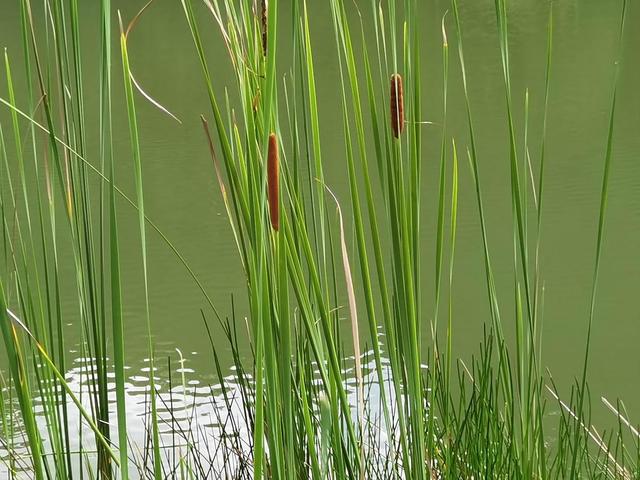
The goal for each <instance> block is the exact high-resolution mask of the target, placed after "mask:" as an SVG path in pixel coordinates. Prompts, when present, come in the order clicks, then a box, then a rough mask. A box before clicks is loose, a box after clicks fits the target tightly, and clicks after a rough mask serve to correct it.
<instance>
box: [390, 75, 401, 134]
mask: <svg viewBox="0 0 640 480" xmlns="http://www.w3.org/2000/svg"><path fill="white" fill-rule="evenodd" d="M391 129H392V130H393V136H394V137H396V138H400V134H402V130H403V129H404V98H403V94H402V77H401V76H400V74H399V73H394V74H393V75H391Z"/></svg>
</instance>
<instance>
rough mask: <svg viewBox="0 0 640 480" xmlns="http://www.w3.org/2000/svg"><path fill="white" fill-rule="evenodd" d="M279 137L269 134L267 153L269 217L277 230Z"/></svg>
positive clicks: (278, 222) (278, 218)
mask: <svg viewBox="0 0 640 480" xmlns="http://www.w3.org/2000/svg"><path fill="white" fill-rule="evenodd" d="M278 163H279V162H278V137H277V136H276V134H275V133H271V135H269V151H268V154H267V200H268V201H269V217H270V218H271V227H272V228H273V229H274V230H275V231H276V232H277V231H278V229H279V228H280V204H279V196H280V178H279V170H278Z"/></svg>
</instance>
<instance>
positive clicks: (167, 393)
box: [0, 351, 395, 479]
mask: <svg viewBox="0 0 640 480" xmlns="http://www.w3.org/2000/svg"><path fill="white" fill-rule="evenodd" d="M196 355H197V352H191V353H190V354H189V355H184V356H183V354H182V353H181V352H180V351H177V352H173V355H172V357H170V359H168V360H167V361H166V362H160V361H158V360H156V366H154V381H155V385H156V391H157V397H156V405H157V415H158V427H159V434H160V444H161V456H162V461H163V470H164V475H165V477H168V478H171V476H172V474H173V473H176V470H175V469H179V468H181V463H182V467H183V468H190V469H192V470H193V471H194V472H195V473H196V476H197V477H198V478H248V477H250V476H251V473H252V467H251V462H252V457H251V452H252V451H253V448H252V444H253V439H252V422H253V418H254V417H253V413H254V412H253V405H254V398H253V394H252V392H253V388H254V386H255V384H254V381H253V377H252V376H251V375H250V374H249V373H246V372H241V373H239V372H238V371H237V369H236V368H235V367H231V368H229V369H228V370H226V375H225V376H223V378H222V379H221V380H220V379H216V380H218V381H217V382H213V381H211V382H206V381H203V380H202V379H203V377H206V375H203V374H202V373H201V372H196V371H195V370H194V369H192V368H189V367H188V366H187V365H189V363H190V360H192V358H193V356H196ZM165 358H166V357H165ZM372 359H373V351H368V352H365V353H364V354H363V355H362V358H361V360H362V367H363V383H364V385H365V389H364V395H365V402H364V404H365V417H364V418H365V419H366V422H365V424H366V425H365V428H364V431H365V433H364V444H365V446H366V447H365V448H367V449H369V450H370V451H376V455H378V456H379V457H380V458H381V459H382V458H385V454H384V453H385V452H386V451H388V437H387V434H386V430H385V429H384V428H381V427H382V426H383V425H384V419H383V415H382V412H383V410H382V404H381V398H382V396H381V391H380V389H381V388H385V393H386V396H387V400H388V401H389V402H390V403H391V405H392V406H393V405H394V404H395V400H394V391H393V389H392V388H391V387H390V384H389V382H390V380H391V371H390V366H389V361H388V360H387V359H386V358H382V371H383V378H384V387H381V385H380V382H379V381H378V375H377V373H376V371H375V363H374V361H373V360H372ZM353 362H354V357H347V358H345V359H344V361H343V365H347V367H345V368H344V369H343V371H342V376H343V378H345V379H346V380H345V387H346V392H347V398H348V402H349V405H350V408H351V415H352V417H353V419H354V420H357V418H358V385H357V381H356V379H355V376H354V375H355V372H354V370H353V367H351V366H350V365H353ZM111 368H113V366H111ZM125 368H126V376H127V380H126V383H125V399H126V400H125V403H126V418H127V432H128V441H129V456H130V471H131V473H132V478H146V477H147V476H148V475H152V474H153V471H152V468H153V465H152V452H151V451H150V445H151V438H152V432H151V423H150V419H151V403H150V395H149V394H150V391H151V387H150V374H151V367H150V365H149V359H148V358H147V359H143V361H142V362H140V364H139V365H137V366H135V367H133V366H128V367H125ZM313 368H314V378H313V379H312V380H311V383H312V385H313V386H314V387H320V386H321V379H320V376H319V374H318V371H317V364H315V363H314V365H313ZM95 370H96V365H95V361H94V359H92V358H88V357H78V358H76V359H74V360H73V362H72V367H71V368H70V369H69V370H68V371H67V372H66V374H65V378H66V381H67V382H68V384H69V387H70V388H71V391H72V392H73V393H74V394H75V395H76V396H77V398H78V399H80V401H81V403H82V405H83V407H84V408H85V409H86V410H87V411H88V412H91V411H92V401H91V391H92V388H93V383H92V374H93V373H94V372H95ZM107 378H108V383H107V387H108V400H109V405H110V418H111V420H110V431H111V441H112V442H113V444H114V446H115V447H116V448H117V445H118V440H117V428H118V421H117V414H116V385H115V374H114V373H113V371H110V372H108V373H107ZM53 388H60V387H59V386H53ZM3 392H7V389H5V390H4V391H3ZM313 397H314V398H316V400H317V396H315V394H313ZM33 405H34V410H35V412H36V414H37V422H38V428H39V430H40V432H41V434H42V435H43V436H44V438H45V442H44V447H45V455H46V456H47V457H48V458H49V460H50V465H51V468H52V469H53V460H52V455H53V454H52V446H51V441H50V438H47V432H48V430H47V421H46V418H45V412H44V409H45V405H44V404H43V399H42V398H35V399H34V402H33ZM5 407H11V408H6V409H5V415H6V418H5V421H6V422H11V425H12V429H13V432H14V434H13V439H12V446H11V449H8V448H7V444H6V443H5V442H3V443H2V445H0V460H1V462H2V463H1V464H0V479H5V478H6V479H9V478H11V477H10V475H9V467H8V466H9V464H12V465H13V468H14V469H15V470H16V471H17V472H16V476H15V477H13V478H18V479H28V478H31V476H32V474H31V473H30V471H29V465H30V460H29V450H28V448H27V443H26V436H25V431H24V426H23V425H22V423H21V421H20V415H19V406H18V404H17V401H15V399H14V401H13V402H12V405H9V404H6V405H5ZM311 408H312V409H313V411H314V412H315V413H316V414H317V415H318V416H319V415H320V413H319V406H318V404H317V402H316V403H314V404H313V405H312V406H311ZM392 410H393V407H392ZM59 411H60V412H62V409H60V410H59ZM67 415H68V420H67V424H68V426H69V432H70V447H71V451H72V452H73V453H72V464H73V469H74V471H73V474H74V476H76V475H78V476H79V475H80V471H81V469H84V471H85V474H86V473H87V472H88V470H86V469H87V468H88V467H87V465H88V463H90V462H88V460H92V459H93V460H95V456H96V453H95V452H96V445H95V438H94V435H93V432H92V430H91V428H90V426H89V425H88V423H87V422H86V420H84V419H83V418H81V416H80V413H79V410H78V408H77V406H76V405H75V404H74V403H73V401H72V400H71V399H70V398H69V399H68V401H67ZM2 438H4V437H2ZM80 452H82V455H80ZM91 463H92V464H93V465H95V462H91ZM380 468H386V467H385V466H383V465H381V466H380Z"/></svg>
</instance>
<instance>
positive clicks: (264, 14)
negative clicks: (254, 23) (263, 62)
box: [260, 0, 268, 56]
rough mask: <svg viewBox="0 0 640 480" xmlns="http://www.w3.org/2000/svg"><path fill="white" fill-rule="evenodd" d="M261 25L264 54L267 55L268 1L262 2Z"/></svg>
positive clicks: (261, 0)
mask: <svg viewBox="0 0 640 480" xmlns="http://www.w3.org/2000/svg"><path fill="white" fill-rule="evenodd" d="M260 25H261V26H262V53H263V55H264V56H266V55H267V40H268V38H267V28H268V22H267V0H260Z"/></svg>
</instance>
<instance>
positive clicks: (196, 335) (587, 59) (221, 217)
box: [0, 0, 640, 424]
mask: <svg viewBox="0 0 640 480" xmlns="http://www.w3.org/2000/svg"><path fill="white" fill-rule="evenodd" d="M36 3H38V4H40V3H42V2H36ZM113 3H114V29H115V28H117V21H116V16H115V8H119V9H121V11H122V15H123V17H124V18H131V17H132V16H133V15H134V14H135V12H137V10H138V9H139V8H140V7H141V6H142V4H143V3H144V2H142V1H141V0H140V1H139V0H135V1H133V0H126V1H125V0H119V1H114V2H113ZM281 3H282V4H283V5H284V6H283V7H281V11H282V17H283V18H281V23H282V24H283V33H282V34H281V35H280V36H279V38H280V39H281V40H282V45H281V46H280V47H279V48H280V52H279V62H280V73H281V74H285V73H287V72H288V69H289V67H290V66H289V63H288V62H289V59H290V45H289V43H290V42H289V36H288V35H287V33H288V28H289V27H288V24H287V23H288V21H289V17H288V15H287V11H288V7H287V6H286V5H287V3H288V2H281ZM309 3H310V5H309V6H310V13H311V19H312V25H311V28H312V35H315V37H314V38H313V40H314V45H313V48H314V53H315V62H316V71H317V73H316V74H317V79H318V97H319V104H320V123H321V140H322V143H323V149H324V150H323V157H324V162H325V164H324V168H325V172H326V181H327V184H328V185H329V186H330V187H331V188H332V189H333V190H334V191H335V193H336V195H337V196H338V198H339V199H341V200H342V201H343V203H345V204H346V203H348V198H349V197H348V183H347V166H346V160H345V158H344V144H343V140H342V128H341V125H342V124H341V111H340V108H341V107H340V104H339V98H340V92H339V87H338V84H337V81H338V74H339V73H338V65H337V61H336V54H335V45H334V40H333V31H332V25H331V18H330V11H329V7H328V2H324V1H321V0H313V1H311V2H309ZM348 3H349V2H348ZM364 3H365V4H366V5H365V6H366V7H367V8H368V2H364ZM423 3H424V7H423V16H422V18H421V26H422V40H423V43H422V50H421V56H422V66H423V69H424V72H423V82H424V85H423V94H424V105H423V116H424V118H423V119H422V120H428V121H432V122H434V124H433V125H425V127H424V134H425V136H424V152H423V162H424V179H423V185H424V189H423V202H424V203H423V223H422V241H423V246H424V249H423V251H424V255H423V272H424V282H423V283H424V297H423V306H424V308H423V310H424V312H425V318H424V322H425V325H426V324H427V322H428V321H429V319H430V317H429V312H430V311H432V310H433V303H434V301H433V297H434V292H433V290H434V289H433V265H434V260H433V259H434V256H435V239H434V231H435V225H436V218H435V211H436V207H437V173H438V162H439V145H440V136H441V124H440V120H441V101H442V98H441V97H442V85H441V77H442V72H441V33H440V22H441V18H442V15H443V14H444V13H445V11H446V10H447V9H448V8H449V3H448V2H446V1H437V0H425V1H424V2H423ZM460 3H461V5H460V7H461V12H460V13H461V17H462V19H463V28H464V35H465V41H466V44H465V48H466V51H465V59H466V62H467V69H468V77H469V87H470V96H471V103H472V108H473V111H474V115H475V126H476V129H477V131H476V133H477V136H478V140H479V143H478V152H479V162H480V169H481V181H482V187H483V194H484V201H485V209H486V216H487V222H488V235H489V245H490V251H491V255H492V261H493V267H494V274H495V279H496V288H497V292H498V296H499V298H500V301H501V305H500V306H501V311H502V313H503V321H504V323H505V330H506V331H507V334H510V332H512V331H513V329H514V328H513V311H514V305H513V303H514V302H513V298H514V293H513V230H512V224H511V193H510V183H509V182H510V181H509V157H508V146H509V144H508V132H507V123H506V115H505V97H504V87H503V82H502V71H501V64H500V57H499V55H500V54H499V45H498V39H497V34H496V25H495V13H494V10H493V2H492V1H491V0H467V1H461V2H460ZM17 5H18V2H17V1H10V0H0V47H1V48H5V47H6V48H7V49H8V52H9V55H10V57H11V58H12V60H13V62H14V66H13V70H14V72H15V76H16V83H17V84H18V85H20V84H21V82H24V76H23V70H22V62H21V61H22V50H21V40H20V38H21V37H20V26H19V16H18V7H17ZM350 5H351V4H350ZM639 7H640V5H638V4H636V3H635V2H631V5H630V8H629V15H628V19H627V20H628V27H629V28H628V29H627V35H626V38H625V45H624V53H623V58H622V59H621V60H622V62H623V66H622V70H621V77H620V86H619V104H618V111H617V114H616V133H615V138H614V147H613V164H612V170H611V179H610V181H611V183H610V197H609V204H608V217H607V223H606V235H605V244H604V251H603V258H602V269H601V277H600V286H599V292H598V297H597V306H596V315H595V323H594V327H593V343H592V350H591V361H590V369H589V378H590V386H591V392H592V394H593V398H594V413H595V418H596V419H600V420H602V421H604V422H605V424H610V423H613V422H614V421H615V419H614V418H613V416H612V415H609V414H607V413H606V408H605V407H604V406H603V405H602V404H601V403H600V400H599V399H600V397H601V396H604V397H606V398H608V399H609V400H611V401H614V400H615V399H617V398H622V399H624V401H625V403H626V406H627V408H628V410H629V412H630V415H631V419H632V421H636V422H637V421H638V419H639V418H640V354H639V351H638V348H639V345H640V308H639V307H640V301H639V300H640V296H639V293H640V255H639V254H638V252H639V250H638V249H639V247H640V89H638V85H639V84H640V62H638V52H640V28H638V26H640V8H639ZM350 8H351V9H352V10H353V8H352V7H350ZM199 13H200V14H201V15H202V22H205V21H206V22H208V25H209V28H208V30H207V31H206V35H205V42H206V48H207V51H208V55H209V61H210V64H211V65H212V70H213V71H212V75H213V77H214V84H215V85H216V88H217V89H218V91H219V92H220V93H222V92H223V89H224V88H225V86H228V87H229V88H230V89H231V91H233V88H234V87H235V85H234V80H233V77H232V72H231V68H230V64H229V59H228V57H227V55H226V53H225V50H224V47H223V44H222V42H221V38H220V35H219V34H218V31H217V30H216V27H215V24H214V22H213V19H212V18H211V17H210V15H208V14H207V12H206V11H205V10H204V9H199ZM351 13H355V12H354V11H352V12H351ZM80 14H81V21H82V35H83V37H82V38H83V44H82V50H83V56H84V58H85V60H86V63H85V66H84V73H85V82H86V83H85V91H86V92H87V95H88V97H87V119H88V125H87V127H88V129H89V131H93V132H96V135H95V136H94V137H93V138H89V142H90V144H89V151H90V152H92V153H90V154H89V160H91V161H94V162H96V163H97V161H98V157H97V152H98V148H97V131H98V123H97V122H98V119H97V111H98V104H97V102H98V70H97V65H98V63H97V62H98V59H97V57H98V47H99V30H98V14H99V12H98V2H88V1H87V2H85V1H83V2H80ZM34 15H36V17H38V16H40V17H38V18H42V15H43V12H42V11H41V5H38V6H37V8H36V9H35V11H34ZM619 15H620V2H616V1H602V0H562V1H557V2H554V51H553V60H552V81H551V94H550V103H549V117H548V122H549V123H548V144H547V154H548V157H547V166H546V172H545V195H546V198H545V204H544V209H543V220H542V232H543V233H542V245H541V261H540V271H541V274H542V276H543V282H544V303H543V308H544V325H543V329H544V330H543V332H544V333H543V350H544V358H543V364H544V366H545V367H548V368H549V369H550V371H551V372H552V373H553V375H554V377H555V379H556V381H557V382H558V385H559V386H560V387H561V388H562V389H563V392H564V393H568V392H569V387H570V383H571V382H572V381H573V379H574V377H577V376H579V374H580V371H581V368H582V361H583V353H584V346H585V336H586V326H587V321H588V313H589V299H590V291H591V285H592V275H593V265H594V255H595V246H596V230H597V218H598V209H599V199H600V188H601V183H602V171H603V163H604V154H605V147H606V135H607V123H608V115H609V109H610V102H611V92H612V81H613V70H614V62H615V61H616V60H617V51H616V38H617V28H618V22H619ZM547 20H548V2H541V1H539V0H513V1H511V2H509V21H510V23H509V31H510V37H509V40H510V52H511V68H512V75H513V77H512V91H513V100H514V103H515V108H516V111H515V114H516V117H515V121H516V128H517V130H518V132H520V133H519V138H518V142H519V146H520V149H521V150H522V148H523V146H522V144H523V142H522V140H523V135H522V131H523V126H524V98H525V90H526V89H528V90H529V101H530V119H529V140H530V153H531V158H532V162H533V164H534V166H536V165H537V164H538V159H539V153H540V133H541V127H542V107H543V94H544V68H545V61H546V58H545V52H546V36H547ZM449 21H450V22H449V23H448V25H449V27H448V28H449V30H450V32H449V33H450V34H449V37H450V39H452V37H454V34H453V24H452V22H451V18H449ZM116 33H117V31H116V30H114V72H113V79H114V128H115V148H116V157H115V158H116V162H117V164H118V167H117V168H118V170H117V175H118V178H119V183H120V185H121V186H122V188H123V189H124V190H125V191H126V192H128V193H130V194H131V195H132V196H134V190H133V166H132V159H131V155H130V150H129V138H128V127H127V120H126V112H125V110H124V107H125V105H124V99H123V89H122V81H121V72H120V66H119V61H120V59H119V50H118V49H117V36H116ZM129 43H130V56H131V62H132V69H133V72H134V73H135V76H136V79H137V80H138V82H139V83H140V84H141V85H142V86H143V87H144V88H145V90H146V91H147V92H148V93H150V94H151V95H152V96H153V97H154V98H156V99H158V100H159V101H160V102H161V103H163V104H164V105H165V106H166V107H167V108H168V109H170V110H171V111H172V112H173V113H174V114H175V115H177V116H178V117H179V118H180V119H181V120H182V124H181V125H179V124H177V123H176V122H174V121H172V120H171V119H169V118H168V117H166V116H164V115H162V114H161V113H159V112H158V110H157V109H155V108H154V107H152V106H150V105H149V104H147V103H145V102H144V101H142V99H140V101H139V102H138V106H139V108H138V110H139V115H140V118H139V120H140V126H141V141H142V158H143V163H144V167H143V168H144V186H145V195H146V198H145V200H146V208H147V214H148V215H149V217H150V218H152V219H153V220H154V221H155V222H156V223H157V225H159V226H160V228H161V229H162V230H163V232H164V233H165V234H166V235H167V236H168V237H169V238H170V239H171V241H172V242H173V243H174V245H175V246H176V247H177V249H178V250H179V251H180V252H181V253H182V254H183V255H184V257H185V258H186V259H187V261H188V262H189V264H190V265H191V267H192V268H193V270H194V271H195V272H196V274H197V275H198V277H199V278H200V280H201V281H202V283H203V285H204V286H205V288H206V290H207V292H208V294H209V295H210V296H211V298H212V299H213V301H214V303H215V304H216V306H217V308H218V309H219V311H220V312H221V313H222V314H224V315H230V314H231V297H232V296H233V297H234V302H235V309H236V316H237V318H238V319H240V320H242V319H243V317H244V316H245V315H247V312H248V306H247V302H246V291H245V284H244V280H243V275H242V271H241V264H240V260H239V256H238V254H237V251H236V249H235V244H234V242H233V237H232V234H231V230H230V228H229V227H228V223H227V218H226V215H225V213H224V206H223V203H222V200H221V195H220V192H219V189H218V187H217V183H216V180H215V175H214V172H213V168H212V164H211V160H210V157H209V154H208V150H207V145H206V141H205V138H204V137H203V134H202V128H201V125H200V120H199V115H200V114H201V113H205V114H207V115H209V109H208V102H207V99H206V92H205V90H204V85H203V82H202V79H201V77H200V67H199V65H198V63H197V58H196V54H195V51H194V48H193V45H192V41H191V38H190V36H189V31H188V28H187V25H186V22H185V20H184V18H183V13H182V11H181V7H180V4H179V2H177V1H169V0H158V1H157V2H156V3H155V4H154V5H153V6H152V8H150V9H149V10H148V12H147V13H146V14H145V16H144V17H143V19H142V21H141V22H140V24H139V25H138V27H137V28H136V30H135V32H134V33H133V34H132V36H131V38H130V40H129ZM91 65H95V66H96V67H95V68H92V67H91ZM450 65H451V74H450V81H451V83H450V105H449V119H448V132H449V135H450V136H452V137H455V138H456V142H457V144H458V147H459V151H460V152H464V150H465V149H466V148H467V146H468V136H467V129H466V117H465V113H464V108H463V107H464V105H463V97H462V85H461V78H460V71H459V67H458V61H457V56H456V51H455V49H454V48H452V49H451V61H450ZM92 92H95V93H92ZM280 93H281V94H282V91H281V92H280ZM18 94H19V100H18V102H19V103H21V104H23V105H24V104H26V95H25V90H24V88H23V87H21V88H19V92H18ZM0 96H1V97H2V98H7V93H6V82H5V78H4V73H0ZM232 98H233V97H232ZM9 120H10V119H9V115H8V111H7V109H6V108H5V107H2V108H0V122H2V125H3V127H4V128H5V131H10V124H9ZM91 129H93V130H91ZM461 157H462V159H464V157H463V156H461ZM460 167H461V168H460V190H459V195H460V197H459V217H458V240H457V245H456V263H455V272H454V275H455V277H454V292H453V296H454V348H455V350H456V353H457V355H458V356H460V357H462V358H465V359H468V358H469V357H470V355H471V354H472V353H476V352H477V349H478V344H479V342H480V339H481V334H482V326H483V324H484V322H487V321H488V320H489V306H488V301H487V296H486V286H485V282H484V265H483V256H482V255H483V253H482V243H481V236H480V235H481V233H480V224H479V219H478V213H477V207H476V201H475V193H474V190H473V185H472V179H471V174H470V171H469V168H468V166H467V164H466V161H463V162H461V163H460ZM536 172H537V170H536ZM536 174H537V173H536ZM119 214H120V234H121V241H122V247H121V250H122V252H121V255H122V277H123V279H124V285H123V290H124V291H123V293H124V315H125V333H126V341H127V344H126V356H127V363H128V365H129V367H130V368H129V370H128V372H129V373H130V376H131V378H130V382H129V383H130V389H129V393H130V395H131V396H130V398H131V399H132V403H135V402H136V400H135V399H136V398H137V397H136V394H137V392H141V391H143V390H144V387H145V385H146V379H147V378H148V375H149V372H148V369H147V368H146V367H145V365H146V361H145V359H146V357H147V342H146V336H145V335H146V333H145V332H146V327H145V321H144V310H143V309H144V301H143V282H142V270H141V262H140V244H139V236H138V225H137V216H136V214H135V211H134V210H133V209H131V208H130V207H129V206H127V205H126V204H125V203H124V202H121V204H119ZM349 247H350V248H352V247H353V241H351V239H349ZM148 249H149V250H148V251H149V265H150V266H149V268H150V270H149V278H150V284H149V287H150V303H151V315H152V323H153V332H154V341H155V344H156V347H157V352H156V353H157V356H158V358H159V360H158V363H159V364H160V365H159V369H160V370H159V372H158V373H157V375H158V377H159V378H163V379H164V378H166V373H167V372H166V370H167V367H166V360H165V359H166V358H167V357H169V356H171V357H172V365H173V367H172V368H173V369H174V371H175V369H177V368H179V364H178V354H177V352H176V349H179V350H180V351H181V353H182V355H183V356H184V359H185V361H184V370H183V372H184V374H185V376H186V377H185V378H186V380H187V382H190V384H191V385H192V386H193V387H196V386H200V387H204V386H206V385H208V384H211V383H216V382H217V379H216V377H215V375H214V374H215V370H214V366H213V362H212V356H211V349H210V346H209V341H208V338H207V335H206V331H205V329H204V327H203V322H202V316H201V309H202V310H204V312H205V314H206V315H207V317H208V318H209V319H210V323H211V326H212V333H213V337H214V340H215V341H216V345H217V347H218V348H219V350H220V352H221V359H222V361H223V363H224V364H225V366H226V367H229V366H230V365H231V357H230V353H229V348H228V347H227V345H226V342H225V340H224V337H223V335H222V331H221V329H220V328H219V327H218V326H217V323H216V322H215V320H214V317H213V315H212V312H211V310H210V309H209V308H208V306H207V304H206V302H205V300H204V298H203V296H202V294H201V292H200V291H199V290H198V288H197V287H196V285H195V284H194V282H193V281H192V279H191V278H190V277H189V276H188V274H187V272H186V271H185V269H184V267H183V266H182V265H181V264H180V263H179V262H178V261H177V259H176V258H175V256H174V255H173V254H172V253H171V252H170V251H169V249H168V248H167V247H166V245H165V244H164V243H162V242H161V240H160V238H159V237H158V236H157V235H155V234H154V233H150V234H149V245H148ZM63 250H64V248H63ZM61 263H62V267H63V270H64V271H65V274H66V275H68V276H71V275H72V273H73V263H72V259H71V257H69V256H68V257H64V258H62V259H61ZM73 292H74V289H73V288H68V289H67V290H66V292H65V295H66V300H65V302H66V305H67V306H68V307H69V308H68V310H69V312H70V313H69V319H68V322H67V323H69V324H70V325H73V324H74V322H76V321H77V320H76V316H74V314H73V313H72V312H74V311H75V310H74V309H73V306H74V305H75V300H74V298H73V297H72V295H73ZM243 324H244V323H243V322H242V323H241V324H240V326H242V325H243ZM69 330H70V341H69V342H68V345H69V349H70V352H69V353H70V358H71V359H78V360H77V361H76V364H75V366H76V367H77V368H79V366H80V365H81V363H82V359H80V358H79V357H80V355H79V353H78V351H79V348H78V346H77V339H75V343H76V345H74V337H73V335H75V334H74V333H73V331H77V330H78V329H77V328H75V327H73V328H72V327H71V326H70V327H69ZM424 330H425V332H426V331H428V329H427V328H425V329H424ZM240 332H241V342H242V338H244V333H243V332H244V330H241V331H240ZM365 340H366V339H365ZM425 345H426V346H428V339H427V338H426V337H425ZM246 347H247V342H246V341H245V342H244V343H243V348H244V349H245V351H246V350H247V348H246ZM4 361H5V360H4V359H3V360H2V362H4ZM1 366H2V367H4V365H1ZM176 373H177V372H176ZM73 374H74V373H73V372H69V375H70V377H73Z"/></svg>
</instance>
